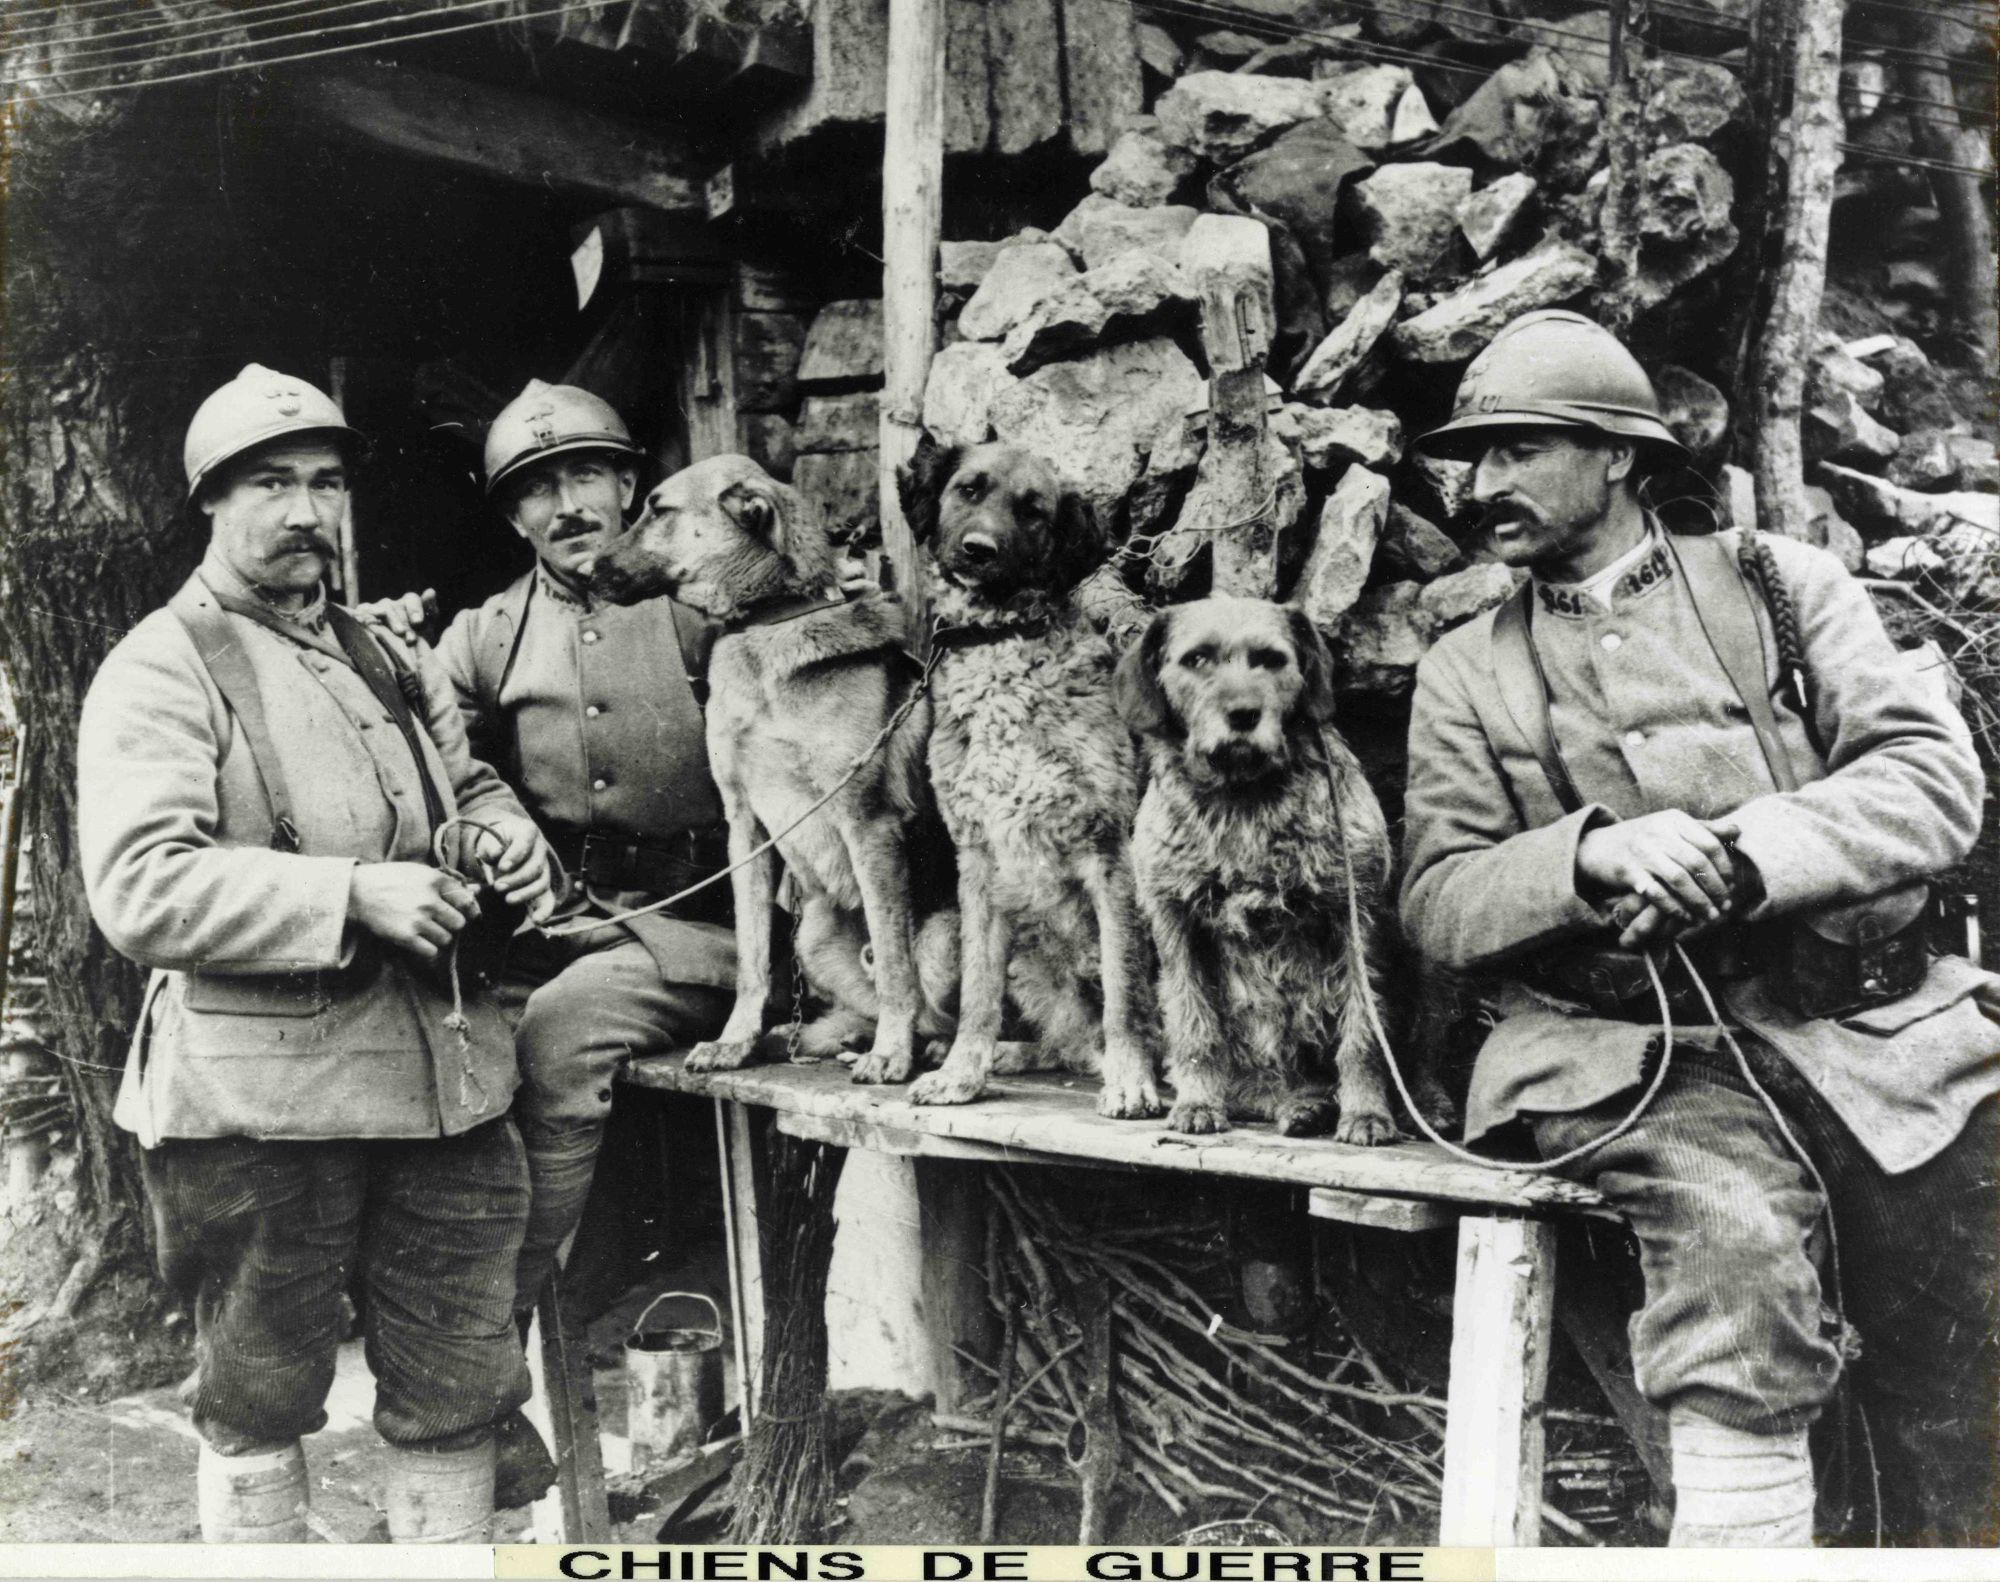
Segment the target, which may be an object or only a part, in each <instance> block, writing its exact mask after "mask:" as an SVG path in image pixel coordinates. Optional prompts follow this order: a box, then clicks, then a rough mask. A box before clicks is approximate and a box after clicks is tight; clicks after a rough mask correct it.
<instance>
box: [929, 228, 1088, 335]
mask: <svg viewBox="0 0 2000 1582" xmlns="http://www.w3.org/2000/svg"><path fill="white" fill-rule="evenodd" d="M1075 278H1076V265H1075V264H1073V263H1071V262H1070V257H1069V252H1068V250H1067V249H1066V248H1064V247H1061V246H1059V245H1058V244H1057V243H1055V242H1035V243H1031V244H1030V245H1028V246H1026V247H1009V248H1005V249H1003V250H1002V251H1001V252H1000V254H999V255H998V256H997V257H996V258H994V260H993V263H992V266H991V267H990V268H989V269H988V270H987V271H986V277H985V278H984V279H983V280H981V281H980V283H979V289H978V290H977V291H975V292H973V294H972V300H971V301H970V302H968V303H966V305H965V307H964V309H963V310H962V311H961V312H960V313H959V315H958V329H959V333H960V334H962V335H963V336H965V338H966V339H967V340H974V341H997V340H1001V339H1003V338H1004V337H1005V336H1006V335H1007V333H1008V332H1009V331H1010V330H1012V329H1013V328H1014V326H1015V325H1016V324H1019V323H1020V322H1021V320H1023V319H1025V318H1026V317H1027V316H1028V315H1029V314H1030V313H1032V312H1033V311H1034V310H1035V308H1036V306H1037V305H1038V304H1040V303H1041V302H1042V301H1044V300H1045V299H1046V298H1049V297H1052V296H1054V295H1055V294H1056V293H1057V292H1058V291H1060V290H1062V289H1063V287H1065V286H1067V285H1068V284H1069V283H1070V282H1071V281H1072V280H1074V279H1075Z"/></svg>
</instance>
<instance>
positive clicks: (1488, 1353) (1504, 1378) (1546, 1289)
mask: <svg viewBox="0 0 2000 1582" xmlns="http://www.w3.org/2000/svg"><path fill="white" fill-rule="evenodd" d="M1555 1295H1556V1247H1555V1228H1554V1227H1553V1226H1552V1225H1550V1224H1548V1223H1547V1222H1546V1221H1543V1220H1532V1219H1499V1218H1493V1219H1488V1218H1484V1217H1481V1216H1477V1215H1470V1214H1468V1215H1467V1216H1466V1217H1465V1218H1464V1219H1462V1220H1460V1221H1459V1222H1458V1288H1457V1292H1456V1294H1455V1295H1454V1296H1453V1298H1452V1310H1451V1387H1450V1391H1449V1394H1448V1396H1447V1398H1446V1406H1445V1428H1444V1494H1443V1499H1442V1506H1443V1509H1442V1510H1441V1511H1440V1513H1439V1531H1438V1542H1439V1543H1440V1544H1444V1545H1447V1546H1454V1545H1469V1546H1472V1547H1475V1548H1515V1547H1519V1546H1522V1545H1529V1544H1539V1543H1540V1542H1541V1541H1542V1536H1541V1534H1542V1463H1543V1450H1544V1446H1543V1438H1542V1407H1543V1394H1544V1392H1545V1391H1546V1389H1547V1388H1548V1379H1549V1341H1550V1337H1551V1335H1552V1333H1553V1331H1554V1329H1555Z"/></svg>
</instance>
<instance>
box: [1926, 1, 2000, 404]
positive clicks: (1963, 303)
mask: <svg viewBox="0 0 2000 1582" xmlns="http://www.w3.org/2000/svg"><path fill="white" fill-rule="evenodd" d="M1911 28H1912V30H1913V34H1914V37H1913V38H1912V40H1911V43H1912V45H1913V47H1914V48H1915V49H1916V50H1919V51H1922V52H1923V53H1925V54H1927V55H1930V56H1934V57H1939V58H1942V57H1944V56H1946V55H1947V54H1949V53H1950V52H1951V49H1952V45H1953V44H1954V42H1955V39H1954V36H1953V35H1954V34H1956V33H1958V32H1959V29H1958V28H1956V27H1953V26H1952V25H1950V24H1948V23H1947V22H1946V21H1945V20H1944V19H1943V18H1941V17H1938V16H1924V17H1920V18H1919V19H1918V20H1916V21H1915V22H1913V23H1912V24H1911ZM1902 77H1903V91H1904V92H1905V93H1907V94H1910V95H1911V96H1912V97H1913V98H1916V99H1918V100H1921V101H1922V102H1921V103H1919V104H1915V105H1912V106H1911V107H1910V126H1911V129H1912V131H1914V132H1915V134H1916V142H1917V152H1918V153H1920V154H1922V155H1923V156H1924V158H1926V159H1936V160H1942V161H1944V162H1945V163H1947V164H1952V165H1965V166H1969V167H1971V168H1972V169H1976V170H1991V169H1992V168H1993V166H1992V161H1991V159H1990V158H1989V157H1988V154H1987V147H1986V140H1985V139H1984V138H1983V137H1982V136H1980V134H1979V133H1977V132H1974V131H1970V130H1968V129H1966V128H1964V127H1962V126H1961V125H1960V124H1959V119H1958V98H1957V95H1956V94H1955V93H1954V92H1953V90H1952V85H1951V74H1950V72H1948V71H1947V70H1946V69H1945V68H1944V66H1943V65H1941V64H1934V63H1932V62H1929V61H1921V60H1912V61H1910V62H1909V63H1907V64H1906V65H1905V66H1904V67H1903V73H1902ZM1927 107H1928V108H1927ZM1925 174H1926V175H1928V176H1929V177H1930V183H1931V191H1932V192H1933V193H1934V194H1936V196H1937V205H1938V214H1939V216H1940V218H1942V219H1943V221H1944V232H1945V237H1946V240H1947V244H1948V248H1949V251H1948V252H1947V254H1946V257H1945V261H1944V262H1945V267H1946V270H1947V271H1948V274H1949V277H1950V278H1949V285H1950V289H1951V295H1952V301H1953V302H1954V303H1955V304H1956V305H1957V307H1958V311H1959V312H1960V313H1962V314H1963V315H1964V321H1963V322H1964V339H1965V341H1966V344H1967V347H1968V349H1969V350H1970V351H1971V353H1972V355H1973V356H1974V357H1975V358H1976V359H1977V363H1978V366H1979V367H1980V368H1981V369H1982V370H1984V371H1986V372H1988V373H1991V372H1992V371H1993V369H1994V361H1995V358H1996V356H2000V349H1996V343H2000V301H1996V298H1995V293H1994V281H1993V272H1994V253H1993V212H1992V210H1990V209H1989V208H1987V206H1986V199H1985V197H1984V196H1983V194H1982V190H1981V189H1982V185H1983V184H1982V182H1981V181H1980V178H1979V177H1977V176H1973V175H1968V174H1966V173H1965V172H1963V171H1956V170H1931V171H1927V172H1925Z"/></svg>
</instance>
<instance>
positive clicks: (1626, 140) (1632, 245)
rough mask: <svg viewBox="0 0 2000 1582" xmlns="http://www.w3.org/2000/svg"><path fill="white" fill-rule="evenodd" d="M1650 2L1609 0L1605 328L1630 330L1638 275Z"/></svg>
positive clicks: (1603, 227) (1605, 136)
mask: <svg viewBox="0 0 2000 1582" xmlns="http://www.w3.org/2000/svg"><path fill="white" fill-rule="evenodd" d="M1648 3H1649V0H1612V7H1611V44H1610V48H1611V81H1610V85H1609V87H1608V89H1607V91H1606V93H1605V96H1604V142H1605V152H1606V156H1607V165H1608V169H1607V181H1606V184H1605V189H1604V208H1603V211H1602V219H1601V222H1600V225H1601V230H1602V233H1603V237H1604V266H1605V281H1606V283H1605V288H1604V291H1603V294H1602V297H1601V300H1602V303H1603V313H1602V316H1603V319H1604V323H1605V326H1606V328H1608V329H1610V330H1612V331H1613V332H1615V333H1617V334H1619V335H1623V334H1624V333H1625V332H1626V331H1627V330H1629V329H1630V328H1631V327H1632V319H1633V314H1634V287H1635V285H1636V282H1637V278H1638V274H1639V189H1640V187H1641V185H1642V182H1643V178H1644V175H1645V168H1646V139H1645V133H1644V130H1643V129H1642V128H1641V126H1640V124H1639V122H1640V117H1641V115H1642V113H1643V112H1644V109H1645V104H1646V75H1645V69H1646V46H1645V36H1644V35H1645V31H1646V20H1647V9H1648Z"/></svg>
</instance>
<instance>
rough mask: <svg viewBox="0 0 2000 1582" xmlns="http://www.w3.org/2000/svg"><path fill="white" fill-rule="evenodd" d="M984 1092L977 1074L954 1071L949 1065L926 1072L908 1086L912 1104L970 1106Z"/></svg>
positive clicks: (982, 1081)
mask: <svg viewBox="0 0 2000 1582" xmlns="http://www.w3.org/2000/svg"><path fill="white" fill-rule="evenodd" d="M985 1091H986V1083H985V1081H984V1080H983V1079H982V1078H981V1077H980V1076H979V1074H978V1073H977V1072H968V1071H954V1070H952V1069H951V1067H950V1066H949V1065H946V1066H944V1067H943V1068H941V1069H940V1070H937V1071H927V1072H925V1073H924V1074H923V1075H922V1076H920V1077H918V1078H917V1080H916V1081H915V1082H913V1083H911V1084H910V1102H911V1103H912V1104H970V1103H971V1102H972V1101H973V1100H974V1099H976V1098H978V1097H979V1095H980V1094H982V1093H984V1092H985Z"/></svg>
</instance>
